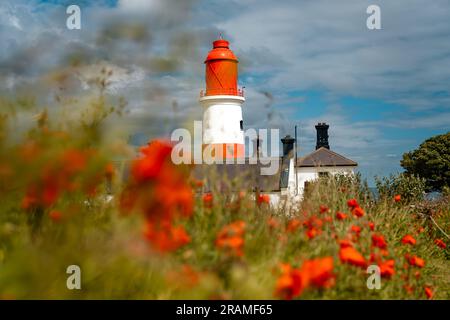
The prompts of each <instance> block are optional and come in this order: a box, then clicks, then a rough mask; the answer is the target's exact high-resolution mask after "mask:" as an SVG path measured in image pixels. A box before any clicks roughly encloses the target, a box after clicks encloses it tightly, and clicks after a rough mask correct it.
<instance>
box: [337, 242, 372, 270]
mask: <svg viewBox="0 0 450 320" xmlns="http://www.w3.org/2000/svg"><path fill="white" fill-rule="evenodd" d="M339 259H340V260H341V262H342V263H348V264H351V265H354V266H358V267H363V268H365V267H366V260H365V259H364V257H363V256H362V254H361V253H359V252H358V251H357V250H356V249H355V248H353V247H344V248H342V247H341V249H340V250H339Z"/></svg>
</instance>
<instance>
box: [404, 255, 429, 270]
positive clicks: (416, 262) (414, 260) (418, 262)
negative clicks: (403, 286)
mask: <svg viewBox="0 0 450 320" xmlns="http://www.w3.org/2000/svg"><path fill="white" fill-rule="evenodd" d="M406 258H407V260H408V263H409V264H410V265H411V266H416V267H419V268H423V267H424V266H425V260H423V259H422V258H419V257H418V256H411V257H409V256H407V257H406Z"/></svg>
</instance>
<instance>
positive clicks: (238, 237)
mask: <svg viewBox="0 0 450 320" xmlns="http://www.w3.org/2000/svg"><path fill="white" fill-rule="evenodd" d="M244 232H245V222H244V221H242V220H238V221H235V222H233V223H230V224H228V225H226V226H225V227H223V228H222V230H220V232H219V233H218V235H217V239H216V246H217V248H219V249H221V250H224V251H226V252H229V253H231V254H232V255H235V256H238V257H241V256H243V255H244V252H243V247H244V239H243V236H244Z"/></svg>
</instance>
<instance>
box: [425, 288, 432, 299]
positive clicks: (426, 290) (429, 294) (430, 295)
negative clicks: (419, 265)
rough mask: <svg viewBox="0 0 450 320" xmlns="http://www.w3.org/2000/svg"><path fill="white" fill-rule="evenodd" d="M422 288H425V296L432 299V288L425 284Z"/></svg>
mask: <svg viewBox="0 0 450 320" xmlns="http://www.w3.org/2000/svg"><path fill="white" fill-rule="evenodd" d="M424 290H425V294H426V296H427V298H428V299H432V298H433V289H431V287H429V286H425V287H424Z"/></svg>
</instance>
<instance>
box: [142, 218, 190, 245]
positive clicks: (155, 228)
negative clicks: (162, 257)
mask: <svg viewBox="0 0 450 320" xmlns="http://www.w3.org/2000/svg"><path fill="white" fill-rule="evenodd" d="M144 236H145V238H146V239H147V240H148V241H149V242H150V243H151V244H152V245H153V247H154V248H155V249H157V250H158V251H160V252H169V251H175V250H177V249H178V248H180V247H182V246H184V245H186V244H188V243H189V242H190V240H191V239H190V237H189V235H188V234H187V233H186V230H185V229H184V228H183V227H182V226H172V225H171V224H170V223H166V222H163V223H160V224H159V225H157V224H155V223H152V222H149V221H147V223H146V225H145V231H144Z"/></svg>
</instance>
